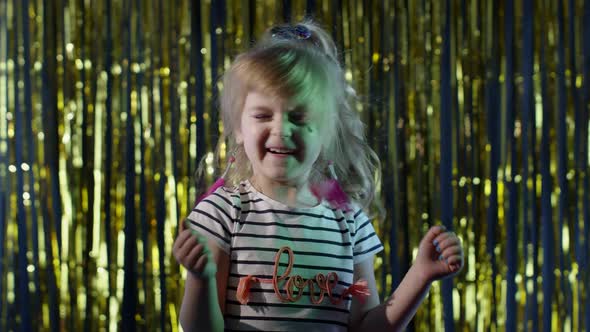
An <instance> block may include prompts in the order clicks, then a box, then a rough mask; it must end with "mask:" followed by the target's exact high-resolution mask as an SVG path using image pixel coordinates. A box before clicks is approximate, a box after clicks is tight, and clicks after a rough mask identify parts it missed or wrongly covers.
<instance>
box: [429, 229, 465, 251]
mask: <svg viewBox="0 0 590 332" xmlns="http://www.w3.org/2000/svg"><path fill="white" fill-rule="evenodd" d="M460 243H461V242H460V241H459V238H458V237H457V235H455V233H453V232H445V233H442V234H440V235H439V236H437V237H436V239H434V241H433V243H432V244H434V246H435V247H438V251H439V252H443V251H444V250H445V249H446V248H448V247H451V246H456V245H459V244H460Z"/></svg>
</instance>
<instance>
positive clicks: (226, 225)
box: [186, 188, 239, 254]
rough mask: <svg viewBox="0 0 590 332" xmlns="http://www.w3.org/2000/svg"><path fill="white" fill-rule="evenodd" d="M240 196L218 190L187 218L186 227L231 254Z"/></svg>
mask: <svg viewBox="0 0 590 332" xmlns="http://www.w3.org/2000/svg"><path fill="white" fill-rule="evenodd" d="M236 199H237V200H239V194H232V193H231V192H229V191H227V190H226V189H225V188H218V189H217V190H215V191H214V192H213V193H212V194H211V195H209V196H207V197H206V198H205V199H203V200H202V201H200V202H199V203H198V204H197V206H195V208H194V209H193V210H192V211H191V213H190V214H189V215H188V217H187V218H186V225H187V226H188V227H189V228H190V229H192V230H195V231H197V232H198V233H199V234H200V235H202V236H204V237H206V238H207V239H209V240H213V241H215V242H216V243H217V244H218V245H219V247H220V248H221V249H223V250H224V251H225V252H227V253H228V254H229V252H230V248H231V238H232V234H233V229H234V224H235V222H236V220H238V211H239V206H238V205H236V202H235V201H236Z"/></svg>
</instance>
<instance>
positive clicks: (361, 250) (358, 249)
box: [353, 209, 383, 264]
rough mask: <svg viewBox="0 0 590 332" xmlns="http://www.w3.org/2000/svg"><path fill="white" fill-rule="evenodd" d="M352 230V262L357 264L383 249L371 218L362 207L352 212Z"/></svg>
mask: <svg viewBox="0 0 590 332" xmlns="http://www.w3.org/2000/svg"><path fill="white" fill-rule="evenodd" d="M354 230H355V231H354V237H353V239H354V242H353V243H354V247H353V261H354V264H358V263H360V262H362V261H363V260H365V259H367V258H369V257H372V256H374V255H375V254H377V253H378V252H380V251H381V250H383V244H382V243H381V240H379V237H378V236H377V234H376V233H375V228H373V224H371V220H370V219H369V217H368V216H367V215H366V214H365V213H364V212H363V210H362V209H358V211H356V212H355V214H354Z"/></svg>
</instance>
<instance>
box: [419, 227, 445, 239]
mask: <svg viewBox="0 0 590 332" xmlns="http://www.w3.org/2000/svg"><path fill="white" fill-rule="evenodd" d="M445 230H446V228H445V226H443V225H440V226H432V227H430V229H429V230H428V232H427V233H426V235H424V238H423V241H427V242H428V243H432V241H434V239H435V238H436V237H437V236H439V235H440V234H442V233H443V232H444V231H445Z"/></svg>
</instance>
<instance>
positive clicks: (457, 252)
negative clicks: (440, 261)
mask: <svg viewBox="0 0 590 332" xmlns="http://www.w3.org/2000/svg"><path fill="white" fill-rule="evenodd" d="M442 255H443V256H444V257H446V258H448V257H451V256H461V257H462V256H463V250H462V249H461V247H460V246H457V245H454V246H450V247H447V248H446V249H444V250H443V251H442Z"/></svg>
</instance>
